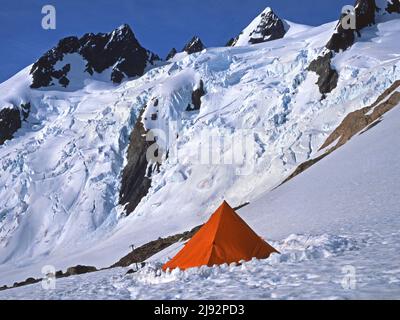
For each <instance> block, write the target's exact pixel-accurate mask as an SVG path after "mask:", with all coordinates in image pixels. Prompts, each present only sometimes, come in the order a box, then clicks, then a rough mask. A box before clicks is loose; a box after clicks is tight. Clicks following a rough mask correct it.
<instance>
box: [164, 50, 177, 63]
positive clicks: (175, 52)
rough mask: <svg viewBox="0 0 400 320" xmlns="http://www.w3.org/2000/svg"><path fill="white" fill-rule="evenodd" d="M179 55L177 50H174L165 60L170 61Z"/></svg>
mask: <svg viewBox="0 0 400 320" xmlns="http://www.w3.org/2000/svg"><path fill="white" fill-rule="evenodd" d="M177 53H178V51H176V49H175V48H172V49H171V51H170V52H169V53H168V54H167V57H166V58H165V60H167V61H168V60H169V59H172V58H173V57H175V55H176V54H177Z"/></svg>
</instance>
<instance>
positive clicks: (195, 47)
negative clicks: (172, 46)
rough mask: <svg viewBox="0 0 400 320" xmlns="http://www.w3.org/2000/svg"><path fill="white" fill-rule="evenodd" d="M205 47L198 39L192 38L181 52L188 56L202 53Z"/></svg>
mask: <svg viewBox="0 0 400 320" xmlns="http://www.w3.org/2000/svg"><path fill="white" fill-rule="evenodd" d="M204 49H205V46H204V44H203V42H201V40H200V38H199V37H193V38H192V39H191V40H190V41H189V42H188V43H187V44H186V45H185V46H184V47H183V49H182V51H185V52H187V53H188V54H192V53H196V52H200V51H203V50H204Z"/></svg>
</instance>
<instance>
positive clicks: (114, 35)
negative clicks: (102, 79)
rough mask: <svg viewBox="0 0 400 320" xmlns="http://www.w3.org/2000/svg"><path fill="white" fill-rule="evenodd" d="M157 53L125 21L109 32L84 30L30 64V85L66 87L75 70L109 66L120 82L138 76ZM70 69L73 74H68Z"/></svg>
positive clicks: (90, 71) (97, 70)
mask: <svg viewBox="0 0 400 320" xmlns="http://www.w3.org/2000/svg"><path fill="white" fill-rule="evenodd" d="M158 59H159V58H158V56H157V55H155V54H153V53H151V52H150V51H148V50H146V49H145V48H143V47H142V46H141V45H140V43H139V41H138V40H137V39H136V37H135V35H134V33H133V31H132V29H131V28H130V27H129V25H127V24H123V25H121V26H120V27H119V28H117V29H115V30H114V31H112V32H111V33H98V34H94V33H87V34H85V35H84V36H83V37H81V38H78V37H74V36H73V37H67V38H64V39H62V40H60V41H59V43H58V44H57V46H55V47H54V48H52V49H51V50H49V51H48V52H46V53H45V54H44V55H43V56H42V57H40V58H39V59H38V60H37V61H36V63H35V64H34V65H33V66H32V69H31V72H30V73H31V75H32V84H31V87H32V88H42V87H48V86H61V87H68V86H69V85H70V82H71V78H76V77H77V73H80V74H82V77H85V73H86V77H87V76H89V75H90V76H93V75H94V74H95V73H97V74H101V73H103V72H104V71H105V70H107V69H110V75H108V77H109V79H108V80H111V81H113V82H114V83H120V82H121V81H122V80H123V79H124V78H127V77H134V76H141V75H143V72H144V70H145V68H146V66H147V65H148V64H153V63H154V61H155V60H158ZM71 70H73V75H71Z"/></svg>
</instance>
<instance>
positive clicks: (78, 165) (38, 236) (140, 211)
mask: <svg viewBox="0 0 400 320" xmlns="http://www.w3.org/2000/svg"><path fill="white" fill-rule="evenodd" d="M399 26H400V24H399V20H389V21H385V22H382V23H380V24H379V25H377V26H374V27H371V28H369V29H368V30H367V31H368V32H366V33H365V36H364V33H363V38H362V40H360V41H359V42H358V43H357V44H356V45H355V46H353V48H351V49H350V50H348V51H347V52H345V53H343V54H340V55H337V56H336V57H335V59H334V64H335V66H336V68H337V69H338V71H339V75H340V78H339V83H338V86H337V88H336V89H335V90H334V91H333V92H332V93H331V94H329V95H328V96H327V98H326V99H325V100H323V101H320V98H321V96H320V94H319V91H318V87H317V86H316V85H315V82H316V76H315V74H313V73H311V72H307V71H306V68H307V66H308V65H309V63H310V62H311V61H312V60H313V59H314V58H315V57H316V56H318V54H319V53H320V52H321V50H323V46H324V44H325V43H326V42H327V41H328V39H329V37H330V36H331V34H332V30H333V29H334V27H335V23H329V24H326V25H323V26H320V27H315V28H305V29H304V30H299V31H298V32H293V33H288V34H287V35H286V36H285V38H284V39H280V40H276V41H272V42H269V43H263V44H259V45H255V46H244V47H234V48H214V49H207V50H204V51H203V52H201V53H196V54H193V55H185V56H182V57H181V58H179V59H178V58H176V59H174V61H172V62H171V63H168V64H165V65H161V66H159V67H157V68H154V69H151V70H149V71H148V72H147V73H146V74H145V75H144V76H143V77H140V78H138V79H135V80H132V81H128V82H125V83H123V84H122V85H120V86H113V85H109V84H107V83H104V82H100V81H93V80H87V81H86V84H85V86H84V87H83V89H81V90H78V91H75V92H59V91H48V90H46V91H45V90H42V91H39V90H30V89H28V85H29V76H28V70H29V69H28V68H27V69H26V70H25V71H22V72H21V73H20V74H18V75H16V76H15V77H14V78H12V79H11V80H9V81H8V82H5V83H3V84H1V85H0V97H1V99H2V102H1V103H0V108H2V107H4V106H5V105H10V104H14V105H19V104H20V103H22V102H31V104H32V111H31V115H30V118H29V121H28V122H27V123H24V124H23V128H22V129H21V130H19V131H18V132H17V134H16V136H15V138H14V139H13V140H11V141H7V142H6V143H5V144H4V145H3V146H0V159H1V160H0V170H1V171H0V172H1V174H0V199H1V200H0V263H1V265H0V279H1V281H0V284H1V285H2V284H12V283H13V282H14V281H21V280H24V279H25V278H27V277H30V276H40V275H41V273H40V272H41V271H40V270H41V268H42V266H43V265H45V264H53V265H55V266H56V268H57V269H65V268H66V267H68V266H71V265H75V264H87V265H96V266H97V267H104V266H108V265H111V264H112V263H114V262H116V261H117V260H119V259H120V258H121V257H122V256H123V255H125V254H126V253H128V252H129V245H130V244H135V245H136V246H138V245H141V244H144V243H146V242H148V241H152V240H155V239H157V238H158V237H160V236H161V237H162V236H167V235H171V234H175V233H178V232H182V231H186V230H190V229H191V228H192V227H194V226H196V225H199V224H200V223H203V222H205V221H206V220H207V218H208V217H209V215H210V214H211V213H212V212H213V211H214V210H215V208H216V207H218V206H219V204H220V203H221V201H222V200H223V199H226V200H228V202H230V203H231V204H232V205H233V206H236V205H240V204H242V203H244V202H246V201H250V202H252V203H253V201H254V200H255V199H257V198H258V197H260V196H261V195H262V194H263V193H264V192H267V191H270V190H272V189H273V188H274V187H276V186H277V185H279V184H280V182H282V180H283V179H284V178H285V177H286V176H287V175H289V174H290V173H291V172H292V171H293V170H294V168H295V167H296V166H297V165H298V164H300V163H302V162H303V161H305V160H307V159H309V158H310V157H311V156H313V155H314V154H315V153H316V152H317V149H318V148H319V146H320V145H321V144H322V142H323V141H324V140H325V138H326V137H327V136H328V134H329V133H330V132H331V131H332V130H333V129H335V127H336V126H337V125H338V124H339V123H340V121H341V119H342V118H344V116H345V115H346V114H347V113H349V112H350V111H353V110H355V109H358V108H361V107H363V106H364V105H366V104H368V103H371V102H373V101H374V100H375V99H376V98H377V96H378V95H379V94H380V93H382V92H383V91H384V90H385V89H386V88H388V87H389V86H390V84H392V83H393V82H394V81H395V80H397V79H399V78H400V69H399V67H400V56H399V54H398V52H399V45H398V41H397V38H398V32H397V31H398V29H399V28H400V27H399ZM378 38H379V39H380V40H379V41H378ZM26 79H28V80H26ZM200 80H202V81H203V82H204V87H205V91H206V95H205V96H204V97H203V98H202V106H201V109H200V111H196V112H187V111H186V107H187V105H188V103H190V102H191V94H192V91H193V90H194V89H195V88H196V87H197V86H198V85H199V82H200ZM12 88H16V89H12ZM11 90H15V91H14V92H11ZM154 99H158V100H159V107H157V110H158V121H157V123H153V122H151V121H150V120H149V119H150V118H151V114H152V112H153V111H154V109H152V108H154V106H153V105H152V104H151V101H154ZM3 100H4V102H3ZM145 105H146V106H147V109H146V112H145V117H146V118H147V120H144V123H145V126H146V128H153V127H161V128H168V124H170V122H171V121H178V120H179V121H178V123H180V124H179V125H180V130H179V137H178V139H177V140H176V141H172V142H171V145H170V147H171V150H178V153H179V161H178V162H176V161H174V158H173V157H170V158H169V159H168V160H166V161H164V163H163V165H162V166H161V168H160V172H159V173H157V174H155V175H154V176H153V184H152V187H151V190H150V192H149V194H148V195H147V196H146V197H145V199H143V201H142V202H141V203H140V204H139V206H138V208H137V209H136V210H135V212H133V213H132V214H131V215H130V216H129V217H127V218H125V217H122V215H121V213H122V212H123V208H120V207H119V206H118V192H119V183H120V182H119V181H120V174H121V170H122V168H123V166H124V163H125V153H126V150H127V146H128V137H129V134H130V131H131V130H132V128H133V126H134V123H135V121H136V120H137V117H138V114H139V112H140V109H141V108H142V107H143V106H145ZM385 121H386V120H385ZM241 129H244V131H242V130H241ZM202 133H214V134H216V135H224V137H228V138H231V137H233V136H239V135H241V134H243V133H244V135H245V136H246V137H247V138H249V139H251V141H253V142H254V145H255V150H256V154H255V159H254V168H253V170H252V171H251V172H250V174H249V175H237V174H236V173H237V171H236V169H242V170H245V169H248V168H246V166H243V165H240V164H239V165H238V166H233V165H222V164H221V165H204V164H201V163H199V159H198V152H197V151H198V150H199V146H200V145H201V135H202ZM234 147H235V143H234V142H229V141H227V143H226V144H225V145H224V146H223V148H224V149H223V150H222V154H228V153H229V151H230V150H232V148H234ZM250 156H251V154H249V155H248V157H250ZM306 174H307V172H306V173H305V175H306ZM288 186H289V185H288ZM282 188H289V187H287V186H283V187H282ZM280 189H281V188H280ZM280 189H277V190H280ZM360 192H361V191H360ZM271 195H276V193H271ZM292 196H293V197H294V195H292ZM285 199H286V198H285V197H284V196H282V198H280V205H282V208H283V209H285V208H287V206H289V204H290V201H286V200H285ZM260 201H261V200H260ZM305 202H306V203H307V201H305ZM256 203H257V202H254V205H253V204H252V205H251V206H249V207H248V208H249V209H247V208H246V209H243V210H250V208H257V207H255V206H256ZM388 203H389V204H390V202H388ZM285 206H286V207H285ZM305 207H306V206H305ZM266 208H267V207H266ZM339 208H340V207H339ZM314 209H315V208H314ZM287 210H289V209H287ZM340 210H342V211H345V208H342V209H340ZM243 212H247V211H243ZM249 212H250V211H249ZM340 212H341V211H340ZM340 212H338V217H339V218H338V219H340V217H341V213H340ZM280 213H281V211H280V210H278V207H276V211H274V217H272V215H271V216H268V219H272V220H271V221H276V219H279V218H280V215H279V214H280ZM252 214H253V215H257V216H258V218H257V217H253V216H252V215H251V214H245V218H246V219H249V220H250V222H251V221H254V222H255V228H256V230H257V228H258V226H260V227H261V226H265V223H264V224H261V223H260V224H258V222H257V221H258V220H257V219H264V218H265V217H266V216H264V215H260V214H259V213H254V212H253V213H252ZM290 214H293V215H294V213H292V211H290ZM305 214H306V213H304V215H305ZM308 214H309V217H314V218H315V215H318V214H320V212H318V211H315V212H312V213H308V212H307V216H304V215H299V216H296V215H294V217H295V218H297V219H299V221H300V220H301V221H308V220H310V222H313V220H311V218H307V217H308ZM282 217H283V216H282ZM291 218H292V216H290V219H289V218H288V219H286V220H282V221H281V222H280V223H279V224H278V222H276V223H275V224H274V225H273V227H270V228H267V227H265V229H263V230H257V231H259V232H260V234H263V235H265V236H266V237H267V239H271V238H272V239H274V240H276V241H282V239H285V238H286V237H288V236H289V235H290V234H291V233H302V232H314V230H315V235H322V234H325V233H327V234H336V232H335V230H333V229H332V230H329V232H328V231H327V232H325V231H321V229H320V228H319V227H320V225H318V226H316V228H315V229H312V230H311V229H310V230H309V231H296V228H293V230H292V229H291V226H292V225H293V223H294V222H293V221H292V220H291ZM273 219H275V220H273ZM332 219H334V217H332ZM256 222H257V223H256ZM303 225H304V223H303V224H300V226H303ZM311 225H313V224H312V223H311ZM299 229H301V227H299ZM310 234H313V233H310Z"/></svg>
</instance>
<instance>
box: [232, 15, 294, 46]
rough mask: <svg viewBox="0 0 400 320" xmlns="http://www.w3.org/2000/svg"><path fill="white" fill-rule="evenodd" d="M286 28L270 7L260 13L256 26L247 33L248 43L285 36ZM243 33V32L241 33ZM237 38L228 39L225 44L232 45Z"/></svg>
mask: <svg viewBox="0 0 400 320" xmlns="http://www.w3.org/2000/svg"><path fill="white" fill-rule="evenodd" d="M286 32H287V28H285V22H284V21H283V20H282V19H281V18H279V17H278V16H277V15H276V14H275V13H274V11H272V10H271V9H269V10H266V11H264V12H263V13H262V14H261V20H260V22H259V24H258V25H257V27H256V28H255V29H254V30H252V31H251V33H250V35H249V44H256V43H262V42H268V41H273V40H277V39H281V38H283V37H284V36H285V34H286ZM242 34H243V33H242ZM238 39H239V36H238V37H236V38H232V39H230V40H229V41H228V42H227V44H226V46H228V47H229V46H234V45H235V44H236V43H237V41H238Z"/></svg>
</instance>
